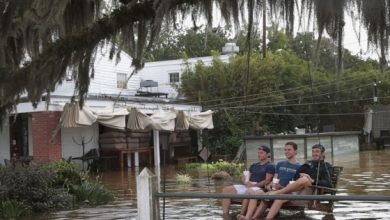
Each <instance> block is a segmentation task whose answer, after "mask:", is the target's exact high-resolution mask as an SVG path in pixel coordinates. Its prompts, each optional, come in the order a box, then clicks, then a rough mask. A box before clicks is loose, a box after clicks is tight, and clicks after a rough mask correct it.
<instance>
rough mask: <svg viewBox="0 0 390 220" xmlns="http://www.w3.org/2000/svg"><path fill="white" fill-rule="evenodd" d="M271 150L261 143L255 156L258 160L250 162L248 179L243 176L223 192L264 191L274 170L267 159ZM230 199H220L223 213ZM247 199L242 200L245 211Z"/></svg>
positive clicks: (226, 209)
mask: <svg viewBox="0 0 390 220" xmlns="http://www.w3.org/2000/svg"><path fill="white" fill-rule="evenodd" d="M270 153H271V150H270V148H269V147H267V146H265V145H262V146H260V147H259V148H258V149H257V157H258V159H259V162H257V163H254V164H252V165H251V166H250V167H249V181H248V182H246V181H245V176H242V178H241V180H242V183H243V184H236V185H231V186H227V187H225V188H224V189H223V190H222V192H223V193H231V194H245V193H246V192H247V190H249V189H250V190H251V191H255V192H264V191H263V190H264V187H265V186H266V185H268V184H269V183H270V182H271V181H272V177H273V175H274V172H275V166H274V165H273V164H272V163H271V162H270V161H269V157H270ZM230 203H231V200H230V199H229V198H227V199H222V209H223V214H224V215H228V214H229V208H230ZM247 204H248V200H244V201H243V204H242V209H241V210H242V211H241V212H245V210H246V207H247Z"/></svg>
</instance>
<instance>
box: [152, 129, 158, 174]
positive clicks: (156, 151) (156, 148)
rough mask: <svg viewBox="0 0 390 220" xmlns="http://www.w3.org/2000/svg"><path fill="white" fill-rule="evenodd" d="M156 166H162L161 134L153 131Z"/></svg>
mask: <svg viewBox="0 0 390 220" xmlns="http://www.w3.org/2000/svg"><path fill="white" fill-rule="evenodd" d="M153 148H154V166H156V167H157V166H160V132H159V131H157V130H153Z"/></svg>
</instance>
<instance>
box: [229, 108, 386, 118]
mask: <svg viewBox="0 0 390 220" xmlns="http://www.w3.org/2000/svg"><path fill="white" fill-rule="evenodd" d="M228 111H235V112H243V111H241V110H236V109H228ZM246 112H247V113H252V114H260V115H286V116H351V115H364V114H366V112H345V113H344V112H343V113H279V112H254V111H246ZM387 112H390V111H378V112H373V113H372V114H378V113H387Z"/></svg>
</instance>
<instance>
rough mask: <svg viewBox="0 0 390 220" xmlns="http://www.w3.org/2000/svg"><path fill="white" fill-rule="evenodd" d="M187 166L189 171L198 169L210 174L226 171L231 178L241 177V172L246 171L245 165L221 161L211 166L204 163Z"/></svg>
mask: <svg viewBox="0 0 390 220" xmlns="http://www.w3.org/2000/svg"><path fill="white" fill-rule="evenodd" d="M187 165H188V166H187ZM187 165H186V170H187V171H191V170H194V169H198V170H200V171H202V172H209V173H215V172H219V171H225V172H227V173H229V174H230V175H231V176H239V175H240V174H241V172H242V171H243V170H244V164H242V163H232V162H227V161H223V160H219V161H217V162H213V163H209V164H206V163H202V164H197V165H195V163H192V164H187Z"/></svg>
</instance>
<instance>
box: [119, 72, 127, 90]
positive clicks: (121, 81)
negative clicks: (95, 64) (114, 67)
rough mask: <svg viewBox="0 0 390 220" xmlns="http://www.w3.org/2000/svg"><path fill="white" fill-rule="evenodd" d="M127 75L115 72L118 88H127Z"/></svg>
mask: <svg viewBox="0 0 390 220" xmlns="http://www.w3.org/2000/svg"><path fill="white" fill-rule="evenodd" d="M126 81H127V75H126V73H117V74H116V87H117V88H119V89H127V83H126Z"/></svg>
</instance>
